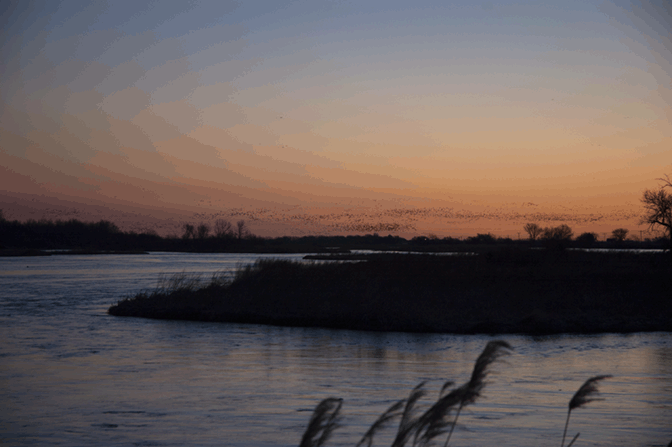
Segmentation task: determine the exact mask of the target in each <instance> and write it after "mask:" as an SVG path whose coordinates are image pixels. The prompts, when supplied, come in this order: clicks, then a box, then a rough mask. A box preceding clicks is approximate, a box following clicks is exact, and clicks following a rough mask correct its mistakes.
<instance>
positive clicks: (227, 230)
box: [215, 219, 233, 238]
mask: <svg viewBox="0 0 672 447" xmlns="http://www.w3.org/2000/svg"><path fill="white" fill-rule="evenodd" d="M232 235H233V227H232V226H231V222H229V221H228V220H224V219H217V220H216V221H215V236H216V237H219V238H222V237H227V236H232Z"/></svg>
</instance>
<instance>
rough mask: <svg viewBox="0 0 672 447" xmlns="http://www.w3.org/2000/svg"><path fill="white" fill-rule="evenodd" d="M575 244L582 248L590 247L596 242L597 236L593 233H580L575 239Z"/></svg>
mask: <svg viewBox="0 0 672 447" xmlns="http://www.w3.org/2000/svg"><path fill="white" fill-rule="evenodd" d="M576 242H578V243H579V245H581V246H583V247H590V246H591V245H593V244H594V243H595V242H597V234H595V233H581V234H580V235H579V236H577V237H576Z"/></svg>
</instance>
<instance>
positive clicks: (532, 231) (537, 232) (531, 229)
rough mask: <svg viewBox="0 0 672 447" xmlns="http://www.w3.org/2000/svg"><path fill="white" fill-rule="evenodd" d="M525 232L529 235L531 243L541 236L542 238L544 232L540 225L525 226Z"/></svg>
mask: <svg viewBox="0 0 672 447" xmlns="http://www.w3.org/2000/svg"><path fill="white" fill-rule="evenodd" d="M523 230H525V232H526V233H527V235H528V236H529V237H530V240H531V241H536V240H537V238H538V237H539V236H541V233H542V232H543V231H544V230H543V229H542V228H541V227H540V226H539V225H537V224H536V223H528V224H525V226H524V227H523Z"/></svg>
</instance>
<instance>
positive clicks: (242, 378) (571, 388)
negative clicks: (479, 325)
mask: <svg viewBox="0 0 672 447" xmlns="http://www.w3.org/2000/svg"><path fill="white" fill-rule="evenodd" d="M259 257H261V256H260V255H252V254H184V253H151V254H149V255H71V256H67V255H58V256H50V257H18V258H0V443H2V444H3V445H16V446H30V445H40V446H52V445H67V446H91V445H105V446H131V445H136V446H214V445H217V446H237V447H242V446H296V445H298V444H299V441H300V439H301V435H302V432H303V430H304V428H305V426H306V424H307V423H308V420H309V418H310V415H311V412H312V410H313V409H314V407H315V406H316V405H317V403H318V402H319V401H320V400H321V399H323V398H326V397H340V398H343V407H342V414H343V419H342V421H341V423H342V427H341V428H339V429H338V430H337V431H336V432H335V434H334V436H333V438H332V439H331V440H330V441H329V443H328V444H327V445H333V446H341V445H353V446H354V445H355V444H356V443H357V441H358V440H359V439H360V438H361V436H362V435H363V434H364V433H365V432H366V430H367V428H368V426H369V425H370V424H372V423H373V422H374V421H375V419H376V418H377V417H378V415H380V414H381V413H382V412H383V411H384V410H385V409H386V408H387V407H389V406H390V405H391V404H392V403H393V402H394V401H396V400H398V399H402V398H404V397H406V396H407V395H408V393H409V392H410V391H411V389H412V388H413V387H414V386H416V385H417V384H419V383H420V382H422V381H427V383H426V385H425V387H426V389H427V396H426V398H425V399H424V400H421V401H420V403H419V406H420V407H422V406H423V405H429V403H430V402H431V401H433V400H435V398H436V396H437V394H438V392H439V388H440V386H441V384H442V383H443V381H445V380H454V381H456V382H457V383H458V384H461V383H463V382H465V381H467V380H468V379H469V375H470V373H471V369H472V367H473V363H474V360H475V359H476V357H477V356H478V354H479V353H480V352H481V350H482V349H483V347H484V346H485V344H486V343H487V342H488V341H489V340H492V339H495V338H501V339H503V340H506V341H508V342H509V343H510V344H511V345H512V346H513V347H514V348H515V349H514V351H513V353H512V354H511V355H510V356H507V357H505V358H504V359H503V361H500V362H498V363H497V364H496V365H495V367H494V369H493V373H492V374H491V375H490V376H489V382H488V385H487V387H486V388H485V391H484V393H483V397H482V398H481V399H480V400H479V401H477V402H476V403H475V404H473V405H471V406H468V407H466V408H465V409H464V410H463V411H462V413H461V414H460V418H459V421H458V425H457V428H456V430H455V433H453V435H452V438H451V442H450V445H454V446H482V445H509V446H530V447H532V446H535V447H536V446H540V445H550V446H553V445H559V444H560V440H561V438H562V431H563V427H564V423H565V418H566V414H567V405H568V402H569V400H570V399H571V397H572V395H573V394H574V392H575V391H576V390H577V389H578V388H579V386H580V385H581V384H582V383H583V382H584V381H585V380H586V379H588V378H589V377H591V376H595V375H599V374H611V375H612V376H613V377H612V378H610V379H607V380H604V381H602V382H601V383H600V392H601V393H600V397H601V398H602V399H604V400H601V401H595V402H591V403H589V404H588V405H586V406H584V407H581V408H578V409H575V410H574V411H573V412H572V415H571V419H570V425H569V431H568V436H573V435H574V434H576V433H577V432H580V433H581V435H580V437H579V439H578V440H577V443H576V444H575V445H576V446H590V445H603V446H615V445H623V446H626V445H627V446H665V445H667V444H668V443H669V442H670V441H671V440H672V333H639V334H629V335H618V334H604V335H599V336H575V335H565V336H555V337H544V338H533V337H526V336H511V335H507V336H502V337H489V336H454V335H441V334H421V335H419V334H404V333H371V332H356V331H338V330H322V329H303V328H281V327H272V326H258V325H242V324H222V323H201V322H181V321H155V320H146V319H137V318H120V317H113V316H109V315H107V314H106V311H107V308H108V307H109V306H110V305H111V304H113V303H114V302H116V301H117V300H119V299H120V298H122V297H124V296H126V295H129V294H133V293H135V292H137V291H139V290H141V289H147V288H152V287H154V286H155V285H156V283H157V279H158V278H159V276H160V274H167V275H170V274H172V273H179V272H183V271H184V272H195V273H199V274H202V275H203V277H204V278H208V277H210V276H211V275H212V274H213V273H216V272H225V273H232V272H233V271H234V270H235V269H236V268H237V267H238V266H241V265H245V264H247V263H250V262H253V261H254V260H255V259H257V258H259ZM266 257H282V258H289V259H300V258H301V257H302V255H272V256H266ZM393 428H394V427H390V428H388V429H386V430H384V431H383V432H381V434H380V436H379V437H376V438H375V441H376V442H375V443H374V445H389V444H390V440H391V436H392V432H393ZM442 442H443V441H442ZM386 443H387V444H386Z"/></svg>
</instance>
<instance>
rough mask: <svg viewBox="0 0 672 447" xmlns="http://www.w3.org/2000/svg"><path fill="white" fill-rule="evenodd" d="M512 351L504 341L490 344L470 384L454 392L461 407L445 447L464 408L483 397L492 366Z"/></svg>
mask: <svg viewBox="0 0 672 447" xmlns="http://www.w3.org/2000/svg"><path fill="white" fill-rule="evenodd" d="M512 349H513V348H512V347H511V345H510V344H508V343H507V342H505V341H503V340H493V341H490V342H488V344H487V345H486V346H485V349H483V352H482V353H481V355H479V356H478V358H477V359H476V364H475V365H474V370H473V371H472V373H471V379H470V380H469V382H467V383H466V384H464V385H462V386H461V387H459V388H458V389H457V390H455V391H454V392H455V397H459V399H460V400H459V404H460V405H459V407H458V408H457V413H456V414H455V419H453V423H452V425H451V426H450V432H449V433H448V438H447V439H446V443H445V444H444V446H447V445H448V442H450V437H451V436H452V434H453V430H455V425H456V424H457V418H458V417H459V416H460V411H462V408H463V407H465V406H467V405H469V404H472V403H474V402H476V399H478V398H479V397H480V396H481V392H482V391H483V388H485V383H486V382H485V379H486V377H487V376H488V374H489V372H490V365H492V364H493V363H494V362H495V361H496V360H497V359H499V358H500V357H502V356H503V355H508V354H509V353H510V351H511V350H512ZM451 394H452V393H451Z"/></svg>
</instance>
